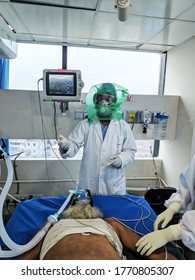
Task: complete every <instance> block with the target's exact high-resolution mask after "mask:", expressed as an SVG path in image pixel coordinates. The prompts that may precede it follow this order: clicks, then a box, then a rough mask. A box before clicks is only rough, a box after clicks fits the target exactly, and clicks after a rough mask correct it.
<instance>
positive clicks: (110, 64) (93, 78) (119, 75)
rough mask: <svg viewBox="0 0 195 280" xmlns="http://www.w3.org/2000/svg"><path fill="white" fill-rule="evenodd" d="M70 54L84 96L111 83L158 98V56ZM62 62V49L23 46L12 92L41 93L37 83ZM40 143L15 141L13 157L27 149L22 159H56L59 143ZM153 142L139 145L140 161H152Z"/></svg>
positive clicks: (87, 50) (13, 74)
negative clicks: (147, 159)
mask: <svg viewBox="0 0 195 280" xmlns="http://www.w3.org/2000/svg"><path fill="white" fill-rule="evenodd" d="M67 53H68V57H67V68H68V69H79V70H81V73H82V79H83V81H84V83H85V87H84V88H83V91H84V92H87V91H88V90H89V89H90V87H91V86H92V85H94V84H97V83H102V82H106V81H109V82H114V83H117V84H119V85H121V86H124V87H126V88H128V90H129V93H130V94H150V95H151V94H154V95H157V94H158V86H159V75H160V60H161V55H160V54H158V53H144V52H132V51H119V50H108V49H95V48H78V47H68V52H67ZM32 54H33V55H32ZM34 54H36V56H34ZM62 59H63V58H62V47H61V46H48V45H40V44H38V45H36V44H19V51H18V57H17V58H16V59H14V60H10V84H9V88H10V89H23V90H37V81H38V80H39V79H40V78H42V75H43V69H58V68H62ZM151 77H152V79H151ZM40 90H41V88H40ZM40 141H41V140H36V139H31V140H29V141H27V140H26V139H24V140H17V139H15V140H14V139H12V140H10V145H9V147H10V154H15V153H16V152H17V151H19V150H21V149H23V150H25V151H26V152H23V153H22V154H21V157H29V158H32V157H36V158H41V157H44V156H45V151H47V157H51V158H53V157H56V153H58V146H57V143H56V141H55V140H50V141H41V142H40ZM48 142H49V143H48ZM153 142H154V141H153V140H144V141H143V140H140V141H136V143H137V147H138V152H137V154H136V157H144V158H146V157H151V147H153V144H154V143H153ZM28 145H29V148H27V147H28ZM34 145H37V146H36V149H33V146H34ZM31 150H32V151H31ZM33 150H34V151H33ZM79 156H82V152H80V153H78V154H77V156H76V158H78V157H79Z"/></svg>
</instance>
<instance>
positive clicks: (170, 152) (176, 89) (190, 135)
mask: <svg viewBox="0 0 195 280" xmlns="http://www.w3.org/2000/svg"><path fill="white" fill-rule="evenodd" d="M194 51H195V39H193V40H191V41H189V42H187V43H185V44H183V45H181V46H179V47H177V48H174V49H173V50H171V51H169V52H168V58H167V69H166V82H165V95H179V96H180V97H181V99H180V104H179V113H178V122H177V130H176V139H175V140H174V141H170V140H167V141H164V142H161V147H160V157H161V158H162V159H163V172H164V176H165V180H166V181H167V182H168V184H169V185H170V186H173V187H177V185H178V176H179V174H180V172H181V171H182V170H183V168H185V166H186V165H187V164H188V162H189V161H190V159H191V157H192V155H193V154H194V153H195V143H194V142H195V138H194V132H193V128H194V126H195V125H194V116H195V55H194Z"/></svg>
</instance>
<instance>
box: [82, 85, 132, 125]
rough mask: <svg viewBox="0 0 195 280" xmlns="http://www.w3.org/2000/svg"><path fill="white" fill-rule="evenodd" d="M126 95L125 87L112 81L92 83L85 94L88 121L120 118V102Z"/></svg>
mask: <svg viewBox="0 0 195 280" xmlns="http://www.w3.org/2000/svg"><path fill="white" fill-rule="evenodd" d="M127 95H128V90H127V89H125V88H123V87H121V86H119V85H117V84H114V83H102V84H98V85H94V86H93V87H92V88H91V89H90V91H89V93H88V94H87V96H86V109H87V117H88V121H89V122H95V121H99V120H114V119H118V120H119V119H122V110H121V104H122V103H123V102H124V101H125V100H126V97H127Z"/></svg>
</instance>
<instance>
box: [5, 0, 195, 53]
mask: <svg viewBox="0 0 195 280" xmlns="http://www.w3.org/2000/svg"><path fill="white" fill-rule="evenodd" d="M9 26H11V28H10V27H9ZM0 35H1V36H2V37H4V38H6V39H12V40H15V41H17V42H26V43H44V44H59V45H71V46H74V45H75V46H85V47H87V46H91V47H109V48H119V49H130V50H137V51H155V52H164V51H168V50H170V49H172V48H174V47H175V46H177V45H180V44H182V43H184V42H186V41H188V40H191V39H192V38H194V36H195V0H131V7H130V13H129V16H128V19H127V20H126V21H124V22H122V21H119V19H118V14H117V9H116V8H115V0H67V1H66V0H55V1H52V0H50V1H49V0H34V1H27V0H26V1H11V0H10V1H9V0H2V1H1V0H0Z"/></svg>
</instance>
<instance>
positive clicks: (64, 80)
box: [46, 73, 76, 96]
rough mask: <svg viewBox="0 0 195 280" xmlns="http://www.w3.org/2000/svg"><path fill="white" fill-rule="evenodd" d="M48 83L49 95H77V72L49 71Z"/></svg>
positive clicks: (47, 75)
mask: <svg viewBox="0 0 195 280" xmlns="http://www.w3.org/2000/svg"><path fill="white" fill-rule="evenodd" d="M46 85H47V95H48V96H51V95H52V96H55V95H57V96H64V95H65V96H76V74H75V73H72V74H67V73H47V74H46Z"/></svg>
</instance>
